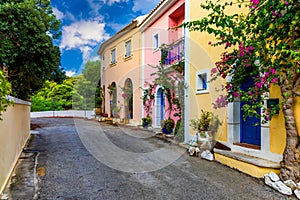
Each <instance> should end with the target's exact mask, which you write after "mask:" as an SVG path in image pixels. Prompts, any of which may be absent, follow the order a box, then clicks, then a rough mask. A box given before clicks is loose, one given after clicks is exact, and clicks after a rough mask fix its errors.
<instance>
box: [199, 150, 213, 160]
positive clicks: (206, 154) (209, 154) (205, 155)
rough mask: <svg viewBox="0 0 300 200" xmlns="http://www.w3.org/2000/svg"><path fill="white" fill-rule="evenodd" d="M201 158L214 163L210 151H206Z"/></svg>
mask: <svg viewBox="0 0 300 200" xmlns="http://www.w3.org/2000/svg"><path fill="white" fill-rule="evenodd" d="M201 158H204V159H206V160H209V161H213V160H214V155H213V154H212V153H211V152H210V151H209V150H205V151H203V152H202V153H201Z"/></svg>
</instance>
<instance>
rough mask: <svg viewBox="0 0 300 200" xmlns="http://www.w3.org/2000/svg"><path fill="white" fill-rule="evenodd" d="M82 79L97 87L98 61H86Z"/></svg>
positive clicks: (98, 77) (98, 76)
mask: <svg viewBox="0 0 300 200" xmlns="http://www.w3.org/2000/svg"><path fill="white" fill-rule="evenodd" d="M82 74H83V76H84V78H85V79H86V80H88V81H90V82H91V84H92V85H94V86H97V85H98V83H99V80H100V61H99V60H97V61H88V62H87V63H86V64H85V68H84V69H83V70H82Z"/></svg>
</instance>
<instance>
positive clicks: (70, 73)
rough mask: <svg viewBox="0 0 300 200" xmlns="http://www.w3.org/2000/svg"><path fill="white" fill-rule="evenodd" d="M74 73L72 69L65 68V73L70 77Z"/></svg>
mask: <svg viewBox="0 0 300 200" xmlns="http://www.w3.org/2000/svg"><path fill="white" fill-rule="evenodd" d="M75 74H76V72H74V71H72V70H67V71H66V75H67V76H69V77H71V76H74V75H75Z"/></svg>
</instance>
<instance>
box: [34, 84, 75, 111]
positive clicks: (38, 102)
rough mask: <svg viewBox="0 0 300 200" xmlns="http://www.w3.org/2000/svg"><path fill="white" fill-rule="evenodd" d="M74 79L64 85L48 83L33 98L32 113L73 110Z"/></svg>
mask: <svg viewBox="0 0 300 200" xmlns="http://www.w3.org/2000/svg"><path fill="white" fill-rule="evenodd" d="M73 85H74V79H73V78H68V79H65V80H64V81H63V83H61V84H58V83H56V82H54V81H46V83H45V85H44V87H43V88H42V89H41V90H40V91H39V92H38V93H37V94H36V95H34V96H32V103H31V111H49V110H67V109H71V108H72V98H73V96H74V92H73Z"/></svg>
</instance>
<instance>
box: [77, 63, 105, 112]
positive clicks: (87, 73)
mask: <svg viewBox="0 0 300 200" xmlns="http://www.w3.org/2000/svg"><path fill="white" fill-rule="evenodd" d="M99 83H100V61H99V60H97V61H88V62H87V63H86V65H85V69H83V70H82V75H79V76H77V77H76V84H75V87H74V88H75V90H76V91H77V92H78V94H79V95H81V96H82V97H83V99H84V102H83V104H84V106H86V108H87V109H93V108H95V107H97V106H101V104H102V98H103V96H102V90H101V85H100V84H99ZM73 102H74V100H73ZM95 104H98V105H95Z"/></svg>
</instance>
